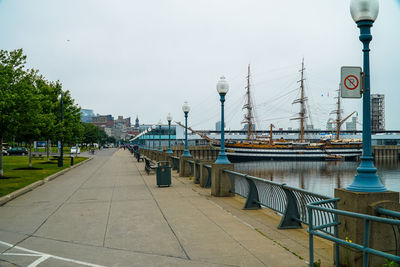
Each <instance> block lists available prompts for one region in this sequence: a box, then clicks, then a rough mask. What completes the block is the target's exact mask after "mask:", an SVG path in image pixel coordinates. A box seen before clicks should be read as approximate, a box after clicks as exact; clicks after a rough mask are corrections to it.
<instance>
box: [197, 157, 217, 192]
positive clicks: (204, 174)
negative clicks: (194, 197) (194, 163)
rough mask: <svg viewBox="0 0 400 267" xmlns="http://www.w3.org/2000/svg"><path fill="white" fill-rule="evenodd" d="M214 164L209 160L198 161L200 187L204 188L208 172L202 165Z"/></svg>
mask: <svg viewBox="0 0 400 267" xmlns="http://www.w3.org/2000/svg"><path fill="white" fill-rule="evenodd" d="M212 163H214V162H213V161H211V160H200V168H199V171H200V186H201V187H205V186H206V184H207V179H208V170H207V169H206V168H204V164H207V165H211V164H212Z"/></svg>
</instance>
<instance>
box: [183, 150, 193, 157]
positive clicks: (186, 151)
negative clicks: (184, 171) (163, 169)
mask: <svg viewBox="0 0 400 267" xmlns="http://www.w3.org/2000/svg"><path fill="white" fill-rule="evenodd" d="M181 156H182V157H191V156H192V155H191V154H190V152H189V150H184V151H183V154H182V155H181Z"/></svg>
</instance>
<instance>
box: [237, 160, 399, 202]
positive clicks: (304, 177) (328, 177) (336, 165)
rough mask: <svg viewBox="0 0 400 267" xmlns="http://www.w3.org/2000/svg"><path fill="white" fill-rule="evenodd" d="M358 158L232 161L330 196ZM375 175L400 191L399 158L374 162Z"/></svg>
mask: <svg viewBox="0 0 400 267" xmlns="http://www.w3.org/2000/svg"><path fill="white" fill-rule="evenodd" d="M358 166H359V162H349V161H309V162H300V161H257V162H244V163H235V171H237V172H241V173H246V174H249V175H252V176H256V177H260V178H263V179H266V180H270V181H274V182H277V183H285V184H287V185H289V186H293V187H298V188H302V189H305V190H308V191H311V192H315V193H318V194H322V195H326V196H330V197H333V195H334V189H335V188H346V187H347V186H348V185H350V184H351V183H352V182H353V180H354V175H355V174H356V172H357V167H358ZM375 167H376V168H377V169H378V176H379V178H380V179H381V181H382V183H383V184H384V185H385V186H386V188H387V189H388V190H392V191H397V192H399V191H400V161H398V160H387V161H379V162H375Z"/></svg>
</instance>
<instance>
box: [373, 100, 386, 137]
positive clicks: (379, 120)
mask: <svg viewBox="0 0 400 267" xmlns="http://www.w3.org/2000/svg"><path fill="white" fill-rule="evenodd" d="M371 126H372V127H371V128H372V131H383V130H385V95H383V94H372V95H371Z"/></svg>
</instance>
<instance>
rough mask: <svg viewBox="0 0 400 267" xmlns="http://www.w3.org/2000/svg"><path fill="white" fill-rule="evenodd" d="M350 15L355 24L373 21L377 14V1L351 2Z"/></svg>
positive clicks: (362, 0)
mask: <svg viewBox="0 0 400 267" xmlns="http://www.w3.org/2000/svg"><path fill="white" fill-rule="evenodd" d="M350 13H351V16H352V17H353V20H354V21H355V22H359V21H362V20H371V21H375V20H376V18H377V17H378V13H379V2H378V0H351V2H350Z"/></svg>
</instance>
